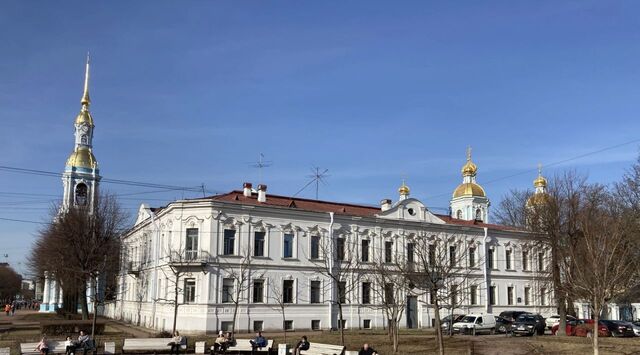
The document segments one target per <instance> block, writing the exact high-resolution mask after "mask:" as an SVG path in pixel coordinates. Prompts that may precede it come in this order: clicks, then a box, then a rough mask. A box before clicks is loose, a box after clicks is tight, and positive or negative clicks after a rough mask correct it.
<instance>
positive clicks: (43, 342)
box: [36, 335, 49, 355]
mask: <svg viewBox="0 0 640 355" xmlns="http://www.w3.org/2000/svg"><path fill="white" fill-rule="evenodd" d="M36 351H38V352H40V355H48V354H49V342H47V336H46V335H43V336H42V339H40V342H39V343H38V344H37V345H36Z"/></svg>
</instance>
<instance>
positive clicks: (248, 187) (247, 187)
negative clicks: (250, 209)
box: [242, 182, 253, 197]
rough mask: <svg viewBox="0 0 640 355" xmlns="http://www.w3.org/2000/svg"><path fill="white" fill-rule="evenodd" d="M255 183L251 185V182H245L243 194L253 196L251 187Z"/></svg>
mask: <svg viewBox="0 0 640 355" xmlns="http://www.w3.org/2000/svg"><path fill="white" fill-rule="evenodd" d="M252 186H253V185H251V183H250V182H245V183H244V184H242V194H243V195H245V197H251V187H252Z"/></svg>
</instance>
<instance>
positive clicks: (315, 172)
mask: <svg viewBox="0 0 640 355" xmlns="http://www.w3.org/2000/svg"><path fill="white" fill-rule="evenodd" d="M320 170H321V168H319V167H317V166H316V167H312V168H311V175H307V177H308V178H311V181H309V182H308V183H307V184H306V185H304V186H303V187H302V188H301V189H300V190H298V192H296V193H295V194H294V195H293V197H295V196H297V195H298V194H299V193H301V192H302V191H304V189H306V188H307V187H308V186H309V185H311V184H313V183H314V182H315V183H316V200H317V199H318V197H319V190H320V183H322V184H324V185H326V184H327V182H326V181H325V178H327V177H329V176H330V175H328V174H327V172H329V169H324V170H322V171H320Z"/></svg>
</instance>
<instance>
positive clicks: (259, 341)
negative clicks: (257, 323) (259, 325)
mask: <svg viewBox="0 0 640 355" xmlns="http://www.w3.org/2000/svg"><path fill="white" fill-rule="evenodd" d="M249 343H251V354H255V353H256V350H258V348H264V347H265V346H267V339H265V338H264V337H263V336H262V332H257V333H256V337H255V338H254V339H251V340H249Z"/></svg>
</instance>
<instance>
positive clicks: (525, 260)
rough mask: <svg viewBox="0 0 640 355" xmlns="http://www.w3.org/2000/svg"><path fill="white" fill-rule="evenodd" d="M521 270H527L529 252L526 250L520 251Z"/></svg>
mask: <svg viewBox="0 0 640 355" xmlns="http://www.w3.org/2000/svg"><path fill="white" fill-rule="evenodd" d="M522 270H524V271H527V270H529V252H528V251H526V250H523V251H522Z"/></svg>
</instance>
